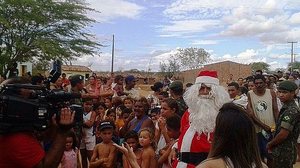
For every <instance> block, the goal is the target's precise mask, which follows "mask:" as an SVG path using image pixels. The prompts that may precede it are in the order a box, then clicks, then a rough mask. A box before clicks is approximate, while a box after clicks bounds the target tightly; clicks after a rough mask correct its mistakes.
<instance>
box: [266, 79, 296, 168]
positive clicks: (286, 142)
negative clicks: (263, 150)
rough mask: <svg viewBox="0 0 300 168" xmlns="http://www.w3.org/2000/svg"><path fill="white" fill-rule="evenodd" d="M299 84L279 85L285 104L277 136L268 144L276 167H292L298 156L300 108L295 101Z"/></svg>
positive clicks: (281, 111)
mask: <svg viewBox="0 0 300 168" xmlns="http://www.w3.org/2000/svg"><path fill="white" fill-rule="evenodd" d="M297 88H298V87H297V85H296V84H295V83H294V82H291V81H283V82H281V83H279V86H278V97H279V99H280V101H281V102H283V106H282V108H281V110H280V114H279V119H278V121H277V122H276V131H275V137H274V139H272V141H271V142H269V143H268V144H267V149H268V150H270V151H272V156H273V157H274V162H273V163H274V164H273V165H274V168H292V167H293V164H294V163H295V161H296V158H297V150H296V144H297V138H298V136H299V133H300V122H299V121H300V110H299V107H298V106H297V104H296V103H295V101H294V98H295V95H296V92H295V91H296V90H297Z"/></svg>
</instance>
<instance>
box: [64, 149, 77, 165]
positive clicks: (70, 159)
mask: <svg viewBox="0 0 300 168" xmlns="http://www.w3.org/2000/svg"><path fill="white" fill-rule="evenodd" d="M76 167H77V153H76V152H75V150H74V149H72V150H70V151H65V152H64V155H63V157H62V159H61V168H76Z"/></svg>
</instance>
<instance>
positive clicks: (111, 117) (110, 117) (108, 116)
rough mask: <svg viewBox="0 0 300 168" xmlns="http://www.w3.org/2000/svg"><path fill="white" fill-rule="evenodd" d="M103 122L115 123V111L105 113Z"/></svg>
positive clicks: (110, 110)
mask: <svg viewBox="0 0 300 168" xmlns="http://www.w3.org/2000/svg"><path fill="white" fill-rule="evenodd" d="M105 120H109V121H110V122H113V123H115V122H116V110H115V109H114V108H112V109H109V110H108V111H107V113H106V118H105Z"/></svg>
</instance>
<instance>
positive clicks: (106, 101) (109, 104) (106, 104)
mask: <svg viewBox="0 0 300 168" xmlns="http://www.w3.org/2000/svg"><path fill="white" fill-rule="evenodd" d="M104 104H105V106H106V107H107V108H110V107H111V106H112V103H111V101H110V100H109V99H105V102H104Z"/></svg>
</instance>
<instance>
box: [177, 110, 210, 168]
mask: <svg viewBox="0 0 300 168" xmlns="http://www.w3.org/2000/svg"><path fill="white" fill-rule="evenodd" d="M212 137H213V133H210V134H209V137H208V136H207V135H206V134H204V133H201V134H200V135H199V134H198V133H197V132H196V131H195V130H194V129H192V128H191V127H190V124H189V112H188V111H186V112H185V113H184V114H183V116H182V119H181V133H180V136H179V139H178V142H177V147H178V153H179V154H180V153H186V152H193V153H198V154H196V155H198V159H200V160H203V159H201V158H200V157H201V156H202V157H204V159H206V157H207V154H208V152H209V150H210V145H211V140H212ZM183 157H185V158H180V156H179V158H177V159H176V160H175V161H174V163H173V167H177V168H194V167H195V166H196V165H198V164H199V163H200V162H201V161H200V162H199V161H197V160H198V159H193V158H189V157H187V156H183ZM191 157H192V156H191ZM182 159H183V160H182ZM186 159H189V160H190V161H194V162H195V165H194V164H188V163H186V162H184V161H186Z"/></svg>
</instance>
